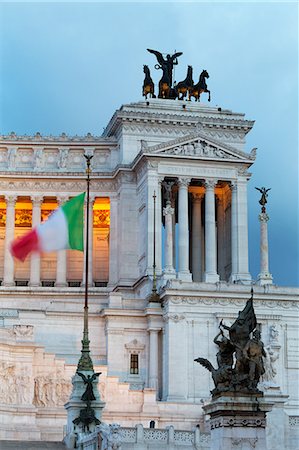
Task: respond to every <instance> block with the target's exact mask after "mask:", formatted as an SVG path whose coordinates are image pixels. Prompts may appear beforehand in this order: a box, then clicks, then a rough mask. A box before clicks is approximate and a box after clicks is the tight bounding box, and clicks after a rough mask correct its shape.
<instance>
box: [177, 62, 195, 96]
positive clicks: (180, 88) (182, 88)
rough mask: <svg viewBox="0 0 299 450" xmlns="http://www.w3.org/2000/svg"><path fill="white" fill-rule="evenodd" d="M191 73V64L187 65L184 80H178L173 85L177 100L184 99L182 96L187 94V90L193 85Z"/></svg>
mask: <svg viewBox="0 0 299 450" xmlns="http://www.w3.org/2000/svg"><path fill="white" fill-rule="evenodd" d="M192 73H193V69H192V66H188V70H187V76H186V78H185V79H184V81H180V82H179V83H178V84H177V85H176V87H175V91H176V93H177V97H178V99H179V100H184V98H185V97H186V95H187V92H188V91H189V90H190V89H191V88H192V86H193V85H194V81H193V79H192ZM180 94H181V97H180ZM189 100H190V99H189Z"/></svg>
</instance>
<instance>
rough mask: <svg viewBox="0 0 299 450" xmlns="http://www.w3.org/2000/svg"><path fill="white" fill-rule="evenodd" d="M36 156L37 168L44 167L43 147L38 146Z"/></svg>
mask: <svg viewBox="0 0 299 450" xmlns="http://www.w3.org/2000/svg"><path fill="white" fill-rule="evenodd" d="M34 157H35V168H36V169H40V168H41V167H42V158H43V151H42V149H41V148H37V149H36V150H35V152H34Z"/></svg>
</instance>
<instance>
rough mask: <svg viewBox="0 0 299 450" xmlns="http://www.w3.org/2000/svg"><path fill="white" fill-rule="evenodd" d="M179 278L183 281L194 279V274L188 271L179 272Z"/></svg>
mask: <svg viewBox="0 0 299 450" xmlns="http://www.w3.org/2000/svg"><path fill="white" fill-rule="evenodd" d="M178 279H179V280H181V281H192V274H191V273H190V272H189V270H188V271H186V272H178Z"/></svg>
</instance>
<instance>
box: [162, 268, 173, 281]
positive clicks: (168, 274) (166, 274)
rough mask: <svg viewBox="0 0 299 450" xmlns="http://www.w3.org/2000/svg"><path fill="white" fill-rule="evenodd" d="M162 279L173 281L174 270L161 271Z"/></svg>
mask: <svg viewBox="0 0 299 450" xmlns="http://www.w3.org/2000/svg"><path fill="white" fill-rule="evenodd" d="M162 277H163V278H164V280H173V279H174V278H176V271H175V270H174V269H165V270H164V271H163V274H162Z"/></svg>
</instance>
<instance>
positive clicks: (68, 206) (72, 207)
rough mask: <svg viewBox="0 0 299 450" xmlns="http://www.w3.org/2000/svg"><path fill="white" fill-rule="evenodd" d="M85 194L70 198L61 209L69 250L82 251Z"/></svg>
mask: <svg viewBox="0 0 299 450" xmlns="http://www.w3.org/2000/svg"><path fill="white" fill-rule="evenodd" d="M84 198H85V192H83V193H82V194H80V195H77V197H74V198H72V199H71V200H69V201H68V202H66V203H65V204H64V205H62V207H61V209H62V210H63V212H64V214H65V217H66V221H67V226H68V232H69V248H71V249H73V250H81V251H83V250H84V243H83V214H84V213H83V207H84Z"/></svg>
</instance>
